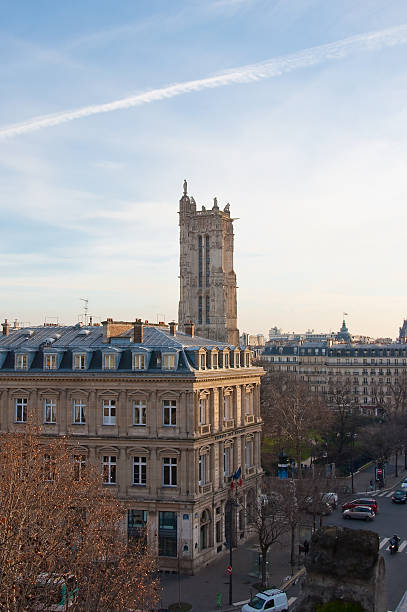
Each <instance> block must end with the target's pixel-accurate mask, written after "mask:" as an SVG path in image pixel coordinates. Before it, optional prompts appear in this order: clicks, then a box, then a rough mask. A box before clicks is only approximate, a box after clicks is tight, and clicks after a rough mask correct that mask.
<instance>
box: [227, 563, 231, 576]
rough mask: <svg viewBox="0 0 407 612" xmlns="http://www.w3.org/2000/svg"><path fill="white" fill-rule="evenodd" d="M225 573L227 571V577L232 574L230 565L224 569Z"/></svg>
mask: <svg viewBox="0 0 407 612" xmlns="http://www.w3.org/2000/svg"><path fill="white" fill-rule="evenodd" d="M226 571H227V573H228V574H229V576H230V575H231V573H232V566H231V565H228V566H227V568H226Z"/></svg>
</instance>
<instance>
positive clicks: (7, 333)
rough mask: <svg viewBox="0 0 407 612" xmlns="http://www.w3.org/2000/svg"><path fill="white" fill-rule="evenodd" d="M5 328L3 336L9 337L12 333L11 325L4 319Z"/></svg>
mask: <svg viewBox="0 0 407 612" xmlns="http://www.w3.org/2000/svg"><path fill="white" fill-rule="evenodd" d="M2 326H3V336H8V335H9V333H10V323H9V322H8V321H7V319H4V323H2Z"/></svg>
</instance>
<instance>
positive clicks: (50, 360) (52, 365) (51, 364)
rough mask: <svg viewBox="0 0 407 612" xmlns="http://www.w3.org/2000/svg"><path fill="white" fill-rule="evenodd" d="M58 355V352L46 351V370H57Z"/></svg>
mask: <svg viewBox="0 0 407 612" xmlns="http://www.w3.org/2000/svg"><path fill="white" fill-rule="evenodd" d="M56 368H57V355H56V353H45V355H44V370H56Z"/></svg>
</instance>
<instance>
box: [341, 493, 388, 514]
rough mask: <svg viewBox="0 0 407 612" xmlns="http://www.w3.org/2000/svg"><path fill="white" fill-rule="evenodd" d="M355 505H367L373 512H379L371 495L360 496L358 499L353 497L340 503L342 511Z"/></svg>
mask: <svg viewBox="0 0 407 612" xmlns="http://www.w3.org/2000/svg"><path fill="white" fill-rule="evenodd" d="M355 506H369V508H371V509H372V510H373V512H374V513H375V514H377V513H378V512H379V504H378V503H377V500H376V499H374V498H373V497H360V498H359V499H353V500H352V501H350V502H346V503H345V504H342V512H343V511H344V510H349V508H354V507H355Z"/></svg>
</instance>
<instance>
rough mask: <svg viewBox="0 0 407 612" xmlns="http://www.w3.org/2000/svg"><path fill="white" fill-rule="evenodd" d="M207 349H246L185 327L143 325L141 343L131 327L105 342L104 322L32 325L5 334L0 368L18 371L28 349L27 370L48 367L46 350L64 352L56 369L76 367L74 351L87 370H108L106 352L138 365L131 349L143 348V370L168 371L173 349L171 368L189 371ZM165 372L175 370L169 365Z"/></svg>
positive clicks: (123, 364) (0, 338)
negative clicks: (18, 357) (165, 365)
mask: <svg viewBox="0 0 407 612" xmlns="http://www.w3.org/2000/svg"><path fill="white" fill-rule="evenodd" d="M202 348H204V349H206V351H211V350H213V349H218V350H221V351H222V350H223V349H225V348H229V349H231V350H234V349H236V348H237V349H239V351H240V350H243V349H240V347H235V346H232V345H230V344H227V343H225V342H218V341H214V340H210V339H208V338H201V337H199V336H190V335H188V334H186V333H184V332H182V331H177V332H175V335H173V334H171V333H170V330H169V328H168V327H167V326H165V325H157V326H154V325H144V326H143V342H140V343H135V342H134V331H133V329H132V328H131V329H128V330H127V331H125V332H124V333H122V334H120V335H118V336H113V337H111V338H109V340H108V341H106V338H105V339H104V334H103V327H102V326H97V325H92V326H82V325H79V324H78V325H67V326H63V325H57V326H41V327H40V326H39V327H35V326H33V327H25V328H22V329H17V330H10V333H9V334H8V335H0V372H2V371H10V370H15V369H16V368H15V356H16V355H18V354H24V353H27V354H28V355H30V359H29V365H28V367H27V368H26V369H29V370H30V371H32V370H43V359H42V355H43V354H46V353H50V352H51V353H56V354H58V355H59V357H58V366H57V368H55V369H57V370H59V371H61V370H64V371H67V370H72V369H73V355H74V354H75V353H84V354H86V360H87V365H86V368H85V371H89V370H101V369H103V365H102V360H103V357H102V356H103V354H107V353H108V354H113V355H117V356H118V357H117V362H118V363H117V367H116V368H115V369H116V370H121V371H123V370H129V371H132V370H134V368H133V366H132V354H134V353H141V354H144V355H146V360H147V365H146V367H145V370H144V371H148V370H154V371H155V372H157V371H161V370H162V371H164V370H163V368H162V365H161V357H162V355H163V354H168V353H169V354H174V355H176V356H177V360H176V365H175V367H174V368H171V370H175V371H177V372H180V371H181V372H182V371H183V372H187V371H192V370H195V369H198V368H199V364H198V363H197V361H198V359H197V354H198V351H199V350H200V349H202ZM239 367H240V364H239ZM75 371H77V370H75ZM165 373H166V374H169V373H170V372H169V371H168V370H165Z"/></svg>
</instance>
